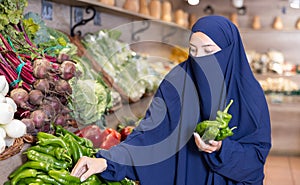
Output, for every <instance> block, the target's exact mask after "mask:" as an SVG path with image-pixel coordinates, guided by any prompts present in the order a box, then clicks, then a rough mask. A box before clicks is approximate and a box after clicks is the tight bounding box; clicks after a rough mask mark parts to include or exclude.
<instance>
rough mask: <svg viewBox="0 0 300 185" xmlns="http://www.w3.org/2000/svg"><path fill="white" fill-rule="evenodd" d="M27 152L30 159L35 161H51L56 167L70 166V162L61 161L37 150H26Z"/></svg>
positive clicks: (64, 167)
mask: <svg viewBox="0 0 300 185" xmlns="http://www.w3.org/2000/svg"><path fill="white" fill-rule="evenodd" d="M26 154H27V158H28V159H30V160H33V161H43V162H46V163H50V164H52V165H53V167H54V168H58V169H61V168H63V169H66V168H68V167H70V164H69V163H66V162H63V161H59V160H57V159H56V158H55V157H53V156H51V155H48V154H44V153H40V152H37V151H35V150H29V151H26Z"/></svg>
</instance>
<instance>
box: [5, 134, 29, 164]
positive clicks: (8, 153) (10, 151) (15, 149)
mask: <svg viewBox="0 0 300 185" xmlns="http://www.w3.org/2000/svg"><path fill="white" fill-rule="evenodd" d="M24 142H27V143H33V142H34V137H33V136H31V135H28V134H26V135H24V136H23V137H20V138H16V139H15V141H14V144H13V145H12V146H10V147H8V148H6V149H5V150H4V152H3V153H1V154H0V161H2V160H5V159H8V158H10V157H12V156H14V155H16V154H18V153H19V152H20V151H21V150H22V148H23V146H24Z"/></svg>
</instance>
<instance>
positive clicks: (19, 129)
mask: <svg viewBox="0 0 300 185" xmlns="http://www.w3.org/2000/svg"><path fill="white" fill-rule="evenodd" d="M3 128H4V130H5V131H6V134H7V135H8V136H9V137H11V138H19V137H22V136H24V135H25V134H26V125H25V124H24V123H23V122H22V121H20V120H17V119H13V120H12V121H11V122H9V123H8V124H6V125H4V126H3Z"/></svg>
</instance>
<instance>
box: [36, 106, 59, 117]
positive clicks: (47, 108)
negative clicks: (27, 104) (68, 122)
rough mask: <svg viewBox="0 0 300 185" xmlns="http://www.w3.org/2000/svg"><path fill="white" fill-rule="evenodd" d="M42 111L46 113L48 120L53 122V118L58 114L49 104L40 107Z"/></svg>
mask: <svg viewBox="0 0 300 185" xmlns="http://www.w3.org/2000/svg"><path fill="white" fill-rule="evenodd" d="M40 109H41V110H43V111H44V113H45V114H46V116H47V119H49V120H51V119H52V118H53V116H54V115H55V114H56V111H55V110H54V109H53V107H52V106H51V105H49V104H42V105H41V106H40Z"/></svg>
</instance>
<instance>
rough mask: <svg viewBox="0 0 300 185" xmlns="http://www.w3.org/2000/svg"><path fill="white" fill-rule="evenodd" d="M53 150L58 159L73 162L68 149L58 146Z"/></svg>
mask: <svg viewBox="0 0 300 185" xmlns="http://www.w3.org/2000/svg"><path fill="white" fill-rule="evenodd" d="M53 151H54V156H55V157H56V158H57V159H58V160H63V161H67V162H68V163H70V164H72V158H71V156H70V155H69V154H68V150H66V149H65V148H61V147H56V148H54V149H53Z"/></svg>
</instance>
